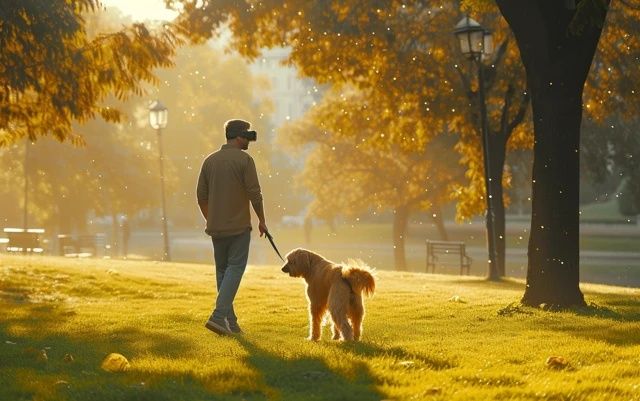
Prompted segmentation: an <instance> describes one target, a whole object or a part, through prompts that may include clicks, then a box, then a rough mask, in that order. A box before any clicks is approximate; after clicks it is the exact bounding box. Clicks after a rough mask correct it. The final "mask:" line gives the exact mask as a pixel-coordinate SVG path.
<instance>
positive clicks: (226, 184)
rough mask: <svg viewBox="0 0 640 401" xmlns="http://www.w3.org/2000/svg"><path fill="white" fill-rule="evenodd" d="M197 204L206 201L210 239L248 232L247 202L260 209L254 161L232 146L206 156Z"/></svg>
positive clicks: (249, 227) (249, 224)
mask: <svg viewBox="0 0 640 401" xmlns="http://www.w3.org/2000/svg"><path fill="white" fill-rule="evenodd" d="M197 197H198V203H202V202H204V201H206V202H207V228H206V230H205V232H206V233H207V234H209V235H210V236H212V237H213V238H223V237H229V236H232V235H237V234H241V233H243V232H244V231H246V230H250V229H251V215H250V211H249V202H251V203H252V204H253V207H254V209H255V210H262V191H261V189H260V182H259V181H258V173H257V172H256V165H255V162H254V161H253V158H252V157H251V156H250V155H249V154H247V153H246V152H244V151H242V150H240V149H238V148H236V147H233V146H231V145H222V147H221V148H220V150H218V151H217V152H214V153H212V154H210V155H209V156H207V158H206V159H205V160H204V162H203V163H202V168H201V170H200V176H199V178H198V187H197Z"/></svg>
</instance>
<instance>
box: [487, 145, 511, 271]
mask: <svg viewBox="0 0 640 401" xmlns="http://www.w3.org/2000/svg"><path fill="white" fill-rule="evenodd" d="M506 141H507V140H506V138H505V137H504V136H503V135H500V134H494V133H492V134H491V135H490V136H489V144H490V146H491V152H490V154H491V160H489V174H490V176H491V182H493V183H494V187H493V199H491V202H493V206H492V208H493V214H494V219H495V220H494V230H495V241H496V267H495V271H494V273H493V278H494V279H499V278H500V277H504V276H505V275H506V274H505V273H506V268H505V263H506V256H505V249H506V240H505V239H506V236H505V231H506V230H505V222H506V218H505V208H504V188H503V186H502V176H503V175H504V162H505V157H506V153H507V143H506Z"/></svg>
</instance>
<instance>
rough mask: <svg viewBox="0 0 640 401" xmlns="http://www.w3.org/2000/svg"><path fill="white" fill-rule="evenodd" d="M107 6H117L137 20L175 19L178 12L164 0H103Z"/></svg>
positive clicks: (103, 3)
mask: <svg viewBox="0 0 640 401" xmlns="http://www.w3.org/2000/svg"><path fill="white" fill-rule="evenodd" d="M101 2H102V5H103V6H105V7H116V8H118V9H120V11H122V13H123V14H125V15H127V16H130V17H131V18H133V19H134V20H136V21H145V20H165V21H171V20H173V19H174V18H175V17H176V16H177V15H178V13H177V12H175V11H172V10H169V9H167V8H166V6H165V5H164V1H163V0H136V1H131V0H101Z"/></svg>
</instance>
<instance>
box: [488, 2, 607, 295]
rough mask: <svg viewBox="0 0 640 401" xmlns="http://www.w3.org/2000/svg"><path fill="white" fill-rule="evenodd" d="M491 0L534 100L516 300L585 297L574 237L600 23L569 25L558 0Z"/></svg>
mask: <svg viewBox="0 0 640 401" xmlns="http://www.w3.org/2000/svg"><path fill="white" fill-rule="evenodd" d="M496 2H497V3H498V6H499V7H500V11H501V12H502V14H503V16H504V17H505V19H506V20H507V22H508V23H509V25H510V26H511V29H512V30H513V32H514V34H515V37H516V40H517V42H518V47H519V48H520V54H521V57H522V60H523V62H524V65H525V68H526V71H527V84H528V87H529V90H530V91H531V94H532V105H533V120H534V135H535V145H534V163H533V190H532V197H533V199H532V216H531V234H530V238H529V263H528V268H527V287H526V290H525V293H524V296H523V298H522V303H523V304H526V305H532V306H539V305H541V304H546V305H548V306H556V307H567V306H574V305H584V304H585V302H584V297H583V295H582V292H581V291H580V288H579V282H580V277H579V271H580V268H579V242H578V239H579V218H578V212H579V209H578V196H579V167H580V166H579V145H580V122H581V118H582V104H581V102H582V90H583V87H584V82H585V80H586V77H587V74H588V71H589V68H590V66H591V62H592V60H593V55H594V53H595V49H596V46H597V44H598V40H599V37H600V32H601V30H602V27H601V26H600V27H596V26H593V25H586V26H585V27H584V29H583V31H582V32H581V33H580V34H574V33H570V32H569V29H568V28H569V23H570V22H571V20H572V18H573V17H574V14H575V10H573V9H569V8H567V4H568V2H564V1H558V0H521V1H513V0H496ZM604 15H605V13H603V15H602V16H601V17H602V21H604ZM593 17H594V18H596V16H595V15H593ZM584 22H585V23H589V22H588V21H584Z"/></svg>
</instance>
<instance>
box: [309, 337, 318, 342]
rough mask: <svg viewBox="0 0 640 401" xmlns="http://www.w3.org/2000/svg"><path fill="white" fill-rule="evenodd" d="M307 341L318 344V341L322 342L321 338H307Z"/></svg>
mask: <svg viewBox="0 0 640 401" xmlns="http://www.w3.org/2000/svg"><path fill="white" fill-rule="evenodd" d="M306 340H307V341H313V342H318V341H320V337H307V338H306Z"/></svg>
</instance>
